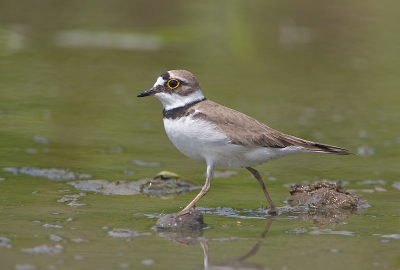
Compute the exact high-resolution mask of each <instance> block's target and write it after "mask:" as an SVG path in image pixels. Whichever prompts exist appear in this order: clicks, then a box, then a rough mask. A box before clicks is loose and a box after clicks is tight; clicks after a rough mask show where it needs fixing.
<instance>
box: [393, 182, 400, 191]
mask: <svg viewBox="0 0 400 270" xmlns="http://www.w3.org/2000/svg"><path fill="white" fill-rule="evenodd" d="M392 187H394V188H397V189H398V190H400V182H394V183H393V185H392Z"/></svg>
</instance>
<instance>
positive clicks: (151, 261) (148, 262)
mask: <svg viewBox="0 0 400 270" xmlns="http://www.w3.org/2000/svg"><path fill="white" fill-rule="evenodd" d="M142 264H143V265H153V264H154V260H152V259H145V260H142Z"/></svg>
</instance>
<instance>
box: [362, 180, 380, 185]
mask: <svg viewBox="0 0 400 270" xmlns="http://www.w3.org/2000/svg"><path fill="white" fill-rule="evenodd" d="M376 184H380V185H386V181H383V180H376V181H374V180H364V181H361V182H357V185H376Z"/></svg>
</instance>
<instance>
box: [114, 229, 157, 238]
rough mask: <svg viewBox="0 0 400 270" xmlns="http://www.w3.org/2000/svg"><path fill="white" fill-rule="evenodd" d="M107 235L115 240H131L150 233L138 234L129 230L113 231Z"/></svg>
mask: <svg viewBox="0 0 400 270" xmlns="http://www.w3.org/2000/svg"><path fill="white" fill-rule="evenodd" d="M108 235H109V236H111V237H115V238H132V237H137V236H144V235H151V233H139V232H137V231H133V230H131V229H113V230H112V231H109V232H108Z"/></svg>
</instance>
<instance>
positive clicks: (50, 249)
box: [21, 245, 63, 255]
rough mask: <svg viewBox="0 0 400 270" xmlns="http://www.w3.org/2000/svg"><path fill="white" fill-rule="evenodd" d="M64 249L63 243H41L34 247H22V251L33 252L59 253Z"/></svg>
mask: <svg viewBox="0 0 400 270" xmlns="http://www.w3.org/2000/svg"><path fill="white" fill-rule="evenodd" d="M62 250H63V247H62V246H61V245H55V246H54V247H53V246H48V245H41V246H37V247H33V248H23V249H21V251H22V252H28V253H31V254H50V255H53V254H59V253H61V252H62Z"/></svg>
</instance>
